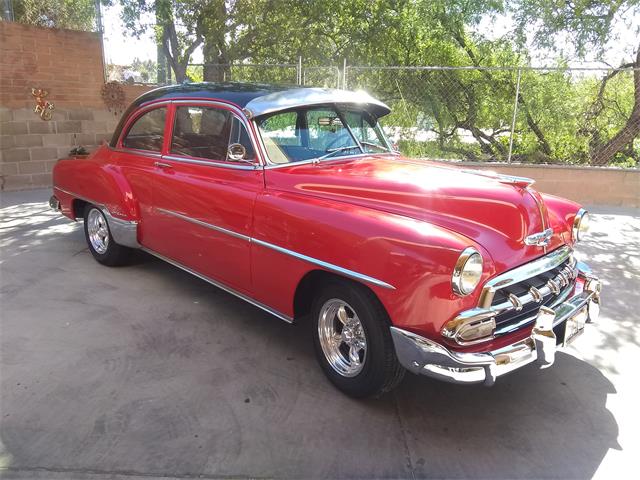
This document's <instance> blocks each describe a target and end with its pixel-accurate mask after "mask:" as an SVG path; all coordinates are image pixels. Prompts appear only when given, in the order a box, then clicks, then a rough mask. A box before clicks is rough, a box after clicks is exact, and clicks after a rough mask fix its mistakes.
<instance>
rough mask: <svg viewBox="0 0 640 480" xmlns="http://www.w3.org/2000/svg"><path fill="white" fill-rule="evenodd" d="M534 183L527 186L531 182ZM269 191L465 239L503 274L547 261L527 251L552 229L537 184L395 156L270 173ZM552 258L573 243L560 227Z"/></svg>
mask: <svg viewBox="0 0 640 480" xmlns="http://www.w3.org/2000/svg"><path fill="white" fill-rule="evenodd" d="M525 180H526V179H525ZM267 184H268V187H269V188H274V189H280V190H286V191H292V192H297V193H304V194H307V195H313V196H318V197H322V198H330V199H334V200H338V201H342V202H349V203H353V204H357V205H362V206H366V207H369V208H375V209H378V210H383V211H387V212H390V213H394V214H398V215H403V216H407V217H411V218H415V219H418V220H423V221H426V222H429V223H432V224H434V225H438V226H440V227H443V228H446V229H448V230H450V231H453V232H456V233H459V234H462V235H464V236H466V237H467V238H469V239H472V240H473V241H474V242H477V243H478V244H480V245H481V246H482V247H484V249H485V250H486V251H487V252H488V253H489V254H490V255H491V257H492V258H493V260H494V262H495V265H494V266H495V268H496V270H497V271H502V270H506V269H508V268H512V267H514V266H517V265H520V264H522V263H524V262H526V261H530V260H532V259H533V258H536V257H539V256H541V255H543V254H544V253H545V249H543V248H542V247H540V246H529V245H526V244H525V243H524V241H525V237H527V236H528V235H531V234H534V233H539V232H542V231H543V230H545V229H546V228H549V218H548V214H547V211H546V207H545V205H544V201H543V199H542V197H541V196H540V194H539V193H538V192H537V191H535V190H534V189H532V188H531V187H529V186H528V185H529V182H527V181H524V180H522V179H518V178H515V177H506V176H498V175H496V174H491V173H487V172H486V171H479V170H478V171H473V170H463V169H460V168H455V167H448V166H443V165H441V164H437V163H433V162H429V161H422V160H411V159H407V158H403V157H398V156H395V155H388V156H380V155H377V156H367V157H359V158H357V159H338V160H333V161H323V162H320V163H318V164H309V163H306V164H302V165H291V166H288V167H284V168H277V169H272V170H268V173H267ZM556 230H557V231H555V232H554V235H553V237H552V238H551V241H550V243H549V245H548V246H547V248H546V250H547V251H550V250H552V249H554V248H557V247H558V246H560V245H562V244H563V243H565V239H564V238H563V235H564V234H565V233H566V232H565V231H563V230H564V229H562V228H559V227H558V226H556Z"/></svg>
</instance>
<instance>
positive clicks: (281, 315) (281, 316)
mask: <svg viewBox="0 0 640 480" xmlns="http://www.w3.org/2000/svg"><path fill="white" fill-rule="evenodd" d="M142 250H144V251H145V252H147V253H148V254H150V255H153V256H154V257H157V258H159V259H160V260H164V261H165V262H167V263H169V264H171V265H173V266H174V267H178V268H179V269H180V270H184V271H185V272H187V273H190V274H191V275H193V276H194V277H198V278H199V279H200V280H204V281H205V282H207V283H210V284H211V285H213V286H215V287H218V288H220V289H222V290H224V291H225V292H227V293H230V294H231V295H235V296H236V297H238V298H240V299H242V300H244V301H245V302H247V303H250V304H251V305H253V306H255V307H258V308H260V309H262V310H264V311H265V312H267V313H270V314H271V315H273V316H275V317H278V318H279V319H281V320H284V321H285V322H287V323H293V318H292V317H290V316H289V315H285V314H284V313H282V312H279V311H277V310H275V309H273V308H271V307H269V306H267V305H265V304H264V303H261V302H259V301H258V300H255V299H253V298H251V297H249V296H247V295H245V294H244V293H240V292H238V291H237V290H234V289H233V288H231V287H229V286H227V285H225V284H224V283H221V282H218V281H217V280H214V279H212V278H209V277H207V276H206V275H202V274H201V273H198V272H196V271H195V270H192V269H190V268H189V267H186V266H184V265H182V264H181V263H178V262H176V261H174V260H171V259H170V258H167V257H165V256H164V255H161V254H160V253H157V252H154V251H153V250H150V249H148V248H145V247H143V248H142Z"/></svg>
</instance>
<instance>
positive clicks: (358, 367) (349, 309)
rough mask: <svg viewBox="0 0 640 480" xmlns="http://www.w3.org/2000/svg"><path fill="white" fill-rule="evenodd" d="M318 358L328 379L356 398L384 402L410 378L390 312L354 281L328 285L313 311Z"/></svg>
mask: <svg viewBox="0 0 640 480" xmlns="http://www.w3.org/2000/svg"><path fill="white" fill-rule="evenodd" d="M312 320H313V321H312V327H313V340H314V346H315V351H316V357H317V359H318V362H319V363H320V366H321V367H322V370H323V371H324V373H325V375H326V376H327V378H328V379H329V380H330V381H331V382H332V383H333V384H334V385H335V386H336V387H337V388H338V389H340V390H341V391H342V392H344V393H346V394H347V395H349V396H352V397H355V398H364V397H372V396H373V397H375V396H380V395H382V394H383V393H385V392H388V391H390V390H392V389H393V388H395V387H396V386H397V385H398V384H399V383H400V381H401V380H402V378H403V377H404V372H405V370H404V368H403V367H402V366H401V365H400V363H399V362H398V358H397V356H396V352H395V348H394V346H393V340H392V338H391V332H390V330H389V327H390V322H389V318H388V316H387V313H386V311H385V310H384V308H383V307H382V305H381V304H380V302H379V300H378V299H377V298H376V297H375V295H374V294H373V293H372V292H371V291H370V290H368V289H367V288H365V287H363V286H362V285H358V284H356V283H353V282H349V281H335V282H332V283H331V284H328V285H326V286H325V287H324V288H323V289H322V290H321V291H320V294H319V295H318V296H317V297H316V299H315V300H314V303H313V307H312Z"/></svg>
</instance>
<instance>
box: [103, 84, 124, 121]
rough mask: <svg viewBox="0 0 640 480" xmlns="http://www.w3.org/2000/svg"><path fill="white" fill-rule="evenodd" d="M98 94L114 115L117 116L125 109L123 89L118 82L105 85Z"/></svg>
mask: <svg viewBox="0 0 640 480" xmlns="http://www.w3.org/2000/svg"><path fill="white" fill-rule="evenodd" d="M100 93H101V95H102V100H103V101H104V103H105V105H106V106H107V108H108V109H109V111H110V112H113V113H114V115H116V116H117V115H118V114H119V113H120V112H122V111H123V110H124V108H125V107H126V104H125V94H124V89H123V88H122V85H120V84H119V83H118V82H107V83H105V84H104V85H103V86H102V91H101V92H100Z"/></svg>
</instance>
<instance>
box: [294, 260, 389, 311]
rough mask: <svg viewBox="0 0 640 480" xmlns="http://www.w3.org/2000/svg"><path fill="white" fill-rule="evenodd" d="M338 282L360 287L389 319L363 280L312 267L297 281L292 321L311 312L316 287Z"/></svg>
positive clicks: (378, 299) (380, 302) (376, 297)
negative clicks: (359, 280)
mask: <svg viewBox="0 0 640 480" xmlns="http://www.w3.org/2000/svg"><path fill="white" fill-rule="evenodd" d="M332 281H333V282H340V283H347V284H350V285H355V286H357V287H358V288H362V289H364V290H365V291H367V292H368V293H369V294H370V295H371V297H372V298H373V299H374V301H375V302H377V303H378V304H379V305H380V307H381V308H382V309H383V310H384V312H385V315H386V317H387V321H389V323H390V320H389V313H388V312H387V310H386V308H385V307H384V304H383V303H382V301H381V300H380V298H378V295H376V293H375V292H374V291H373V290H372V289H371V287H369V286H368V285H367V284H365V283H363V282H358V281H357V280H354V279H352V278H349V277H346V276H344V275H340V274H337V273H333V272H329V271H327V270H322V269H319V268H318V269H313V270H310V271H308V272H307V273H306V274H305V275H304V276H303V277H302V278H301V279H300V281H299V282H298V285H297V286H296V290H295V293H294V296H293V319H294V322H300V321H303V320H304V319H306V318H307V317H308V315H309V313H310V312H311V308H312V304H313V299H314V298H315V293H316V292H317V290H318V289H320V288H322V287H323V286H324V285H328V284H329V283H331V282H332Z"/></svg>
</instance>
